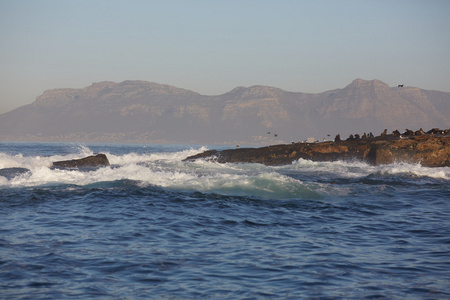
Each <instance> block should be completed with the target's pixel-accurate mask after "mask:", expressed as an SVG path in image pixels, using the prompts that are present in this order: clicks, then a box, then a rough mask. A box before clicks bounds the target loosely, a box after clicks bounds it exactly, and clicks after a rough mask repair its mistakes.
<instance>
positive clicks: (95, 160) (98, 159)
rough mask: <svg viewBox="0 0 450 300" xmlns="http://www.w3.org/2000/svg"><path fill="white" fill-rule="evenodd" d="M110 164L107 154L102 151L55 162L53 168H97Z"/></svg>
mask: <svg viewBox="0 0 450 300" xmlns="http://www.w3.org/2000/svg"><path fill="white" fill-rule="evenodd" d="M109 165H110V164H109V160H108V158H107V157H106V155H105V154H102V153H100V154H96V155H91V156H88V157H85V158H80V159H72V160H63V161H56V162H54V163H53V165H52V168H58V169H61V168H62V169H65V168H69V169H70V168H96V167H104V166H109Z"/></svg>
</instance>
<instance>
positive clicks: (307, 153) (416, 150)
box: [185, 130, 450, 167]
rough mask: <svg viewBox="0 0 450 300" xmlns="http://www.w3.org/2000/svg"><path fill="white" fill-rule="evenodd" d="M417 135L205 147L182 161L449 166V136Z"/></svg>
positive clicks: (385, 135)
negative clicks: (302, 160)
mask: <svg viewBox="0 0 450 300" xmlns="http://www.w3.org/2000/svg"><path fill="white" fill-rule="evenodd" d="M441 132H443V133H445V132H447V135H435V134H421V135H418V136H416V135H414V136H408V137H403V136H400V137H397V136H394V135H393V134H390V135H388V134H385V133H384V134H383V135H382V136H379V137H374V138H367V139H355V138H353V139H347V140H345V141H336V142H323V143H292V144H287V145H274V146H268V147H262V148H240V149H229V150H223V151H216V150H209V151H206V152H203V153H200V154H197V155H194V156H190V157H188V158H186V159H185V161H194V160H196V159H206V160H212V161H217V162H219V163H261V164H264V165H285V164H290V163H292V162H293V161H295V160H298V159H300V158H302V159H308V160H312V161H336V160H344V161H352V160H358V161H363V162H366V163H368V164H371V165H382V164H391V163H394V162H406V163H420V164H421V165H422V166H425V167H445V166H446V167H450V135H448V133H449V132H450V131H449V130H447V131H441Z"/></svg>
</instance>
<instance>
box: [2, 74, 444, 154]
mask: <svg viewBox="0 0 450 300" xmlns="http://www.w3.org/2000/svg"><path fill="white" fill-rule="evenodd" d="M449 127H450V93H448V92H440V91H432V90H424V89H420V88H417V87H407V86H405V87H390V86H389V85H387V84H386V83H384V82H382V81H380V80H362V79H356V80H354V81H353V82H352V83H350V84H349V85H347V86H346V87H344V88H342V89H335V90H331V91H326V92H323V93H314V94H313V93H301V92H288V91H284V90H281V89H279V88H275V87H268V86H251V87H236V88H235V89H233V90H232V91H230V92H228V93H225V94H223V95H218V96H207V95H201V94H199V93H196V92H193V91H189V90H185V89H181V88H177V87H174V86H170V85H164V84H158V83H153V82H146V81H124V82H120V83H115V82H99V83H93V84H92V85H91V86H88V87H86V88H83V89H70V88H66V89H52V90H48V91H45V92H44V93H43V94H42V95H40V96H38V97H37V98H36V100H35V101H34V102H33V103H31V104H28V105H24V106H21V107H19V108H17V109H15V110H12V111H10V112H7V113H4V114H1V115H0V140H1V141H65V142H129V143H177V144H249V145H251V144H274V143H290V142H291V141H299V140H304V139H306V138H308V137H314V138H316V139H319V140H322V139H323V138H325V139H334V136H335V135H336V134H338V133H339V134H340V135H341V137H342V138H345V137H346V136H348V135H349V134H355V133H358V134H361V135H362V134H363V133H364V132H366V133H369V132H373V134H374V135H378V134H380V133H381V132H382V131H383V130H384V129H388V130H389V131H390V132H391V131H393V130H396V129H398V130H400V131H402V130H405V129H406V128H408V129H412V130H418V129H419V128H423V129H424V130H425V131H426V130H429V129H431V128H449Z"/></svg>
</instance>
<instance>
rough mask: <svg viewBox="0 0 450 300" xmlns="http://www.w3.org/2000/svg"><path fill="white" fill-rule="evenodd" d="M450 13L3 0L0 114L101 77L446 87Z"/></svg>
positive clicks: (409, 0) (319, 86)
mask: <svg viewBox="0 0 450 300" xmlns="http://www.w3.org/2000/svg"><path fill="white" fill-rule="evenodd" d="M449 12H450V1H448V0H430V1H424V0H422V1H420V0H389V1H387V0H378V1H359V0H339V1H334V0H320V1H317V0H280V1H267V0H246V1H240V0H239V1H238V0H227V1H202V0H198V1H186V0H171V1H165V0H164V1H163V0H152V1H117V0H95V1H88V0H78V1H68V0H60V1H58V0H39V1H33V0H18V1H17V0H2V1H0V53H1V55H0V66H1V67H0V113H4V112H7V111H9V110H12V109H14V108H17V107H19V106H22V105H25V104H29V103H31V102H32V101H34V99H35V97H36V95H39V94H42V93H43V92H44V91H45V90H48V89H52V88H56V87H59V88H66V87H73V88H83V87H85V86H88V85H90V84H91V83H92V82H99V81H103V80H108V81H114V82H122V81H124V80H128V79H131V80H135V79H140V80H145V81H156V82H162V83H170V84H172V85H175V86H177V87H181V88H185V89H189V90H194V91H196V92H198V93H201V94H203V95H221V94H223V93H226V92H227V91H229V90H231V89H233V88H234V87H236V86H238V85H243V86H254V85H264V86H276V87H279V88H281V89H283V90H285V91H291V92H308V93H321V92H324V91H327V90H332V89H336V88H340V87H343V86H345V85H346V84H348V83H349V82H351V81H352V80H353V79H355V78H368V79H372V78H379V79H382V80H383V81H384V82H386V83H387V84H388V85H390V86H396V85H398V84H405V85H407V86H420V87H421V88H423V89H427V90H440V91H445V92H450V85H449V78H450V55H449V54H448V52H449V49H450V34H448V29H449V28H450V18H449Z"/></svg>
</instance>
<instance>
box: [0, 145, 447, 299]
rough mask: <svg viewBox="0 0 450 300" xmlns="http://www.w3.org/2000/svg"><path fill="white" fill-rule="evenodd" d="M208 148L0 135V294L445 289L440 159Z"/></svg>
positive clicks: (278, 294)
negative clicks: (371, 159) (318, 158)
mask: <svg viewBox="0 0 450 300" xmlns="http://www.w3.org/2000/svg"><path fill="white" fill-rule="evenodd" d="M212 148H213V147H202V146H166V145H111V144H109V145H108V144H87V145H86V144H83V145H80V144H64V143H53V144H44V143H0V169H3V171H2V170H0V174H3V175H2V176H0V298H1V299H148V298H156V299H198V298H200V299H201V298H206V299H305V298H306V299H361V298H369V299H450V185H449V183H450V168H424V167H421V166H420V165H409V164H393V165H387V166H379V167H373V166H368V165H365V164H363V163H358V162H354V163H345V162H332V163H330V162H327V163H318V162H310V161H306V160H300V161H297V162H294V163H293V164H292V165H288V166H282V167H266V166H263V165H259V164H224V165H220V164H217V163H213V162H204V161H198V162H186V163H185V162H182V159H184V158H186V157H187V156H189V155H193V154H196V153H199V152H201V151H204V150H206V149H212ZM99 152H101V153H105V154H106V155H107V156H108V158H109V160H110V162H111V166H110V167H104V168H98V169H94V170H88V171H78V170H58V169H51V168H50V166H51V163H52V162H53V161H57V160H65V159H74V158H81V157H84V156H88V155H92V154H93V153H99ZM6 168H8V169H6ZM10 168H14V169H10ZM17 168H22V169H17ZM5 169H6V171H5ZM11 170H12V171H11ZM14 170H17V172H15V171H14ZM7 171H8V172H7ZM2 172H3V173H2Z"/></svg>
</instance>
